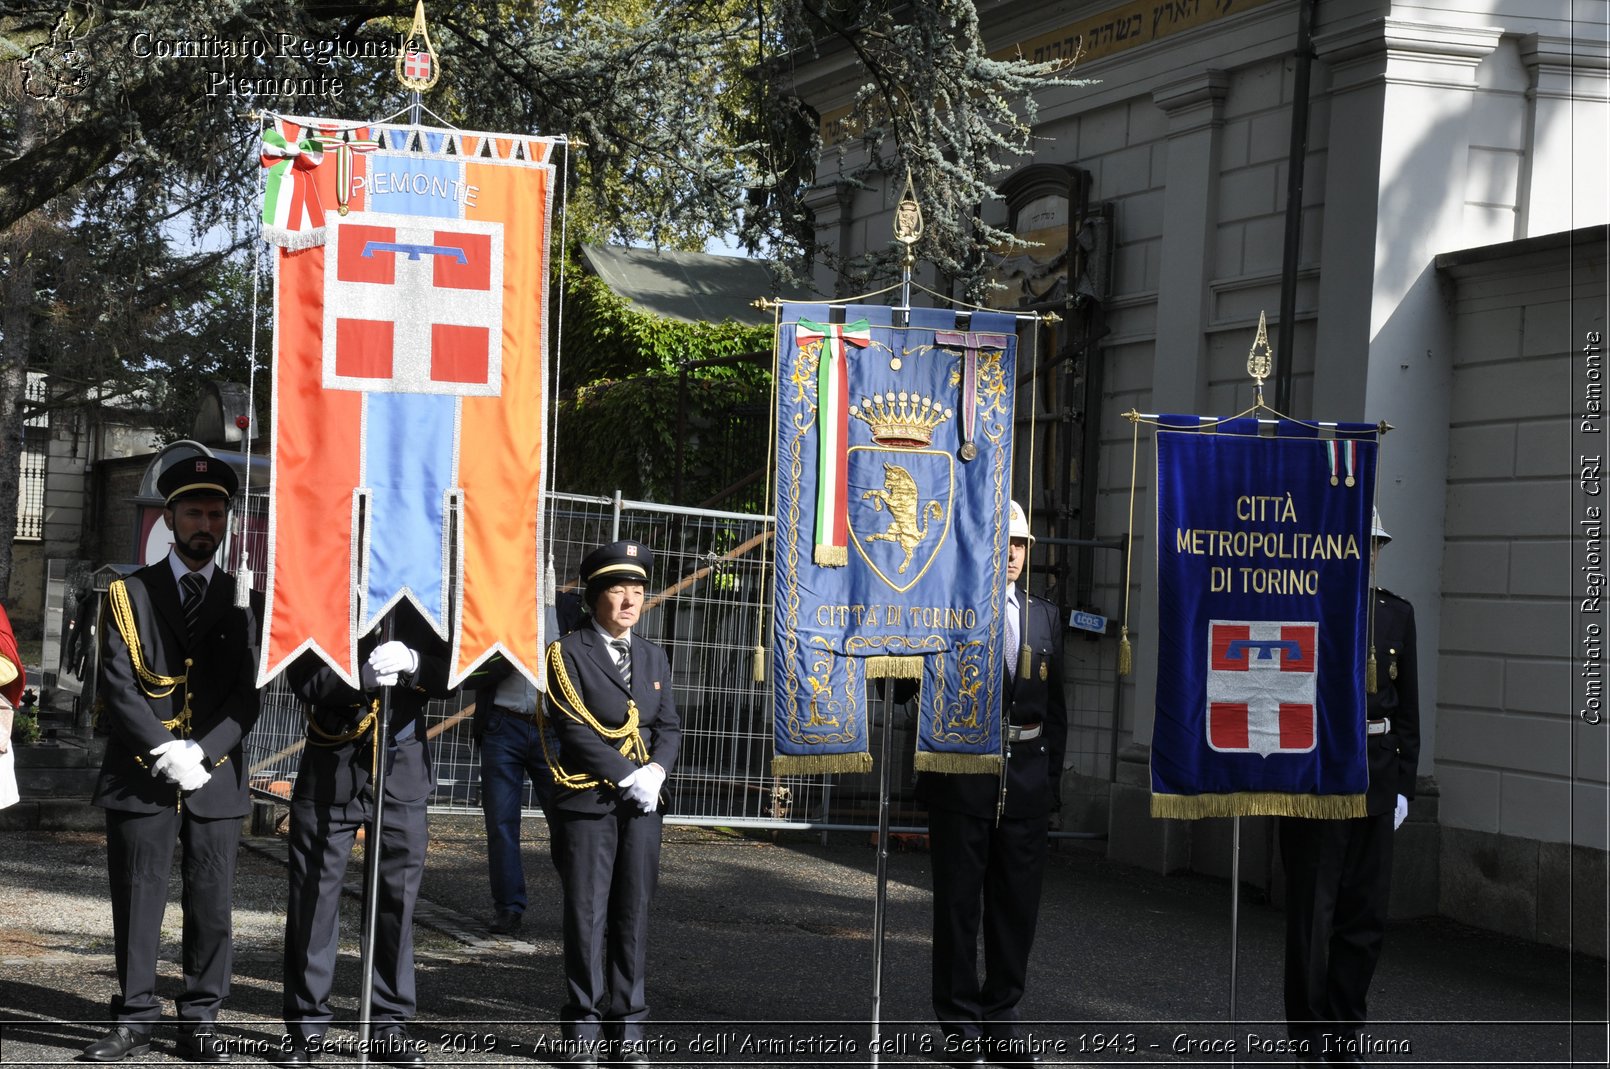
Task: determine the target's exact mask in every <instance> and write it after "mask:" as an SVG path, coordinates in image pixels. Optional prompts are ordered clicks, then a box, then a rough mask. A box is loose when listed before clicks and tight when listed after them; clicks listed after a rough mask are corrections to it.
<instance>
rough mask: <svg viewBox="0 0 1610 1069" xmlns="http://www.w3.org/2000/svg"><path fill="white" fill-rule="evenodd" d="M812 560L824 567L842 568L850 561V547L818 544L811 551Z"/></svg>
mask: <svg viewBox="0 0 1610 1069" xmlns="http://www.w3.org/2000/svg"><path fill="white" fill-rule="evenodd" d="M811 560H813V561H815V562H816V563H817V564H819V565H821V566H822V567H823V568H842V567H844V566H845V565H846V564H848V563H850V547H849V546H817V547H816V548H815V549H814V550H812V551H811Z"/></svg>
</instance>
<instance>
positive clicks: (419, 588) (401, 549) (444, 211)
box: [363, 152, 465, 628]
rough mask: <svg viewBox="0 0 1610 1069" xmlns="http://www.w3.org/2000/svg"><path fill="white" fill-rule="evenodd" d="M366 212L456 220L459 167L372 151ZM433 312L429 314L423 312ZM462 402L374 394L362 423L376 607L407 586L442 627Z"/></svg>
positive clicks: (370, 593) (373, 606)
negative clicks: (449, 498) (449, 496)
mask: <svg viewBox="0 0 1610 1069" xmlns="http://www.w3.org/2000/svg"><path fill="white" fill-rule="evenodd" d="M369 178H370V199H369V210H370V211H375V212H389V213H394V214H397V215H419V216H428V217H432V218H442V219H456V218H459V216H460V200H461V198H462V197H463V196H464V195H465V191H464V190H463V186H462V178H463V165H462V164H460V163H458V162H457V161H454V160H429V159H420V158H418V157H416V156H413V155H410V154H407V153H399V154H393V153H387V152H378V153H375V154H374V155H373V156H371V157H370V171H369ZM425 314H428V310H425ZM457 413H458V400H457V398H454V397H447V396H437V395H433V394H404V393H371V394H369V395H368V406H367V409H366V413H365V421H364V442H363V448H364V456H365V473H366V479H365V482H366V484H367V485H368V487H369V490H370V494H371V496H370V513H369V519H370V522H369V569H368V573H369V585H368V590H367V595H368V604H369V606H370V612H371V613H372V612H373V611H374V610H375V609H377V608H379V607H380V606H382V605H384V604H385V603H386V602H388V601H389V600H391V599H392V598H394V597H395V596H396V595H398V594H399V593H402V592H403V591H408V592H411V593H412V594H413V596H414V598H415V599H416V600H417V601H418V602H419V603H420V604H421V605H422V606H423V607H424V608H425V610H426V613H425V615H426V618H427V619H428V620H429V621H430V622H431V624H432V625H433V626H436V627H437V628H443V627H445V620H444V619H443V615H444V612H445V604H444V599H445V588H444V586H443V578H444V577H443V574H442V572H443V567H442V556H443V545H444V542H445V537H446V531H445V518H446V509H445V504H444V499H445V495H446V492H447V490H448V489H450V488H451V487H453V486H454V485H456V484H457V481H458V480H457V473H456V472H455V471H454V466H453V453H454V437H455V434H456V420H457Z"/></svg>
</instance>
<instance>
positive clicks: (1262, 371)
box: [1247, 312, 1275, 394]
mask: <svg viewBox="0 0 1610 1069" xmlns="http://www.w3.org/2000/svg"><path fill="white" fill-rule="evenodd" d="M1274 362H1275V354H1274V350H1273V349H1271V348H1269V323H1268V320H1266V319H1265V318H1264V314H1263V313H1262V312H1259V313H1258V336H1257V337H1256V338H1253V339H1252V348H1251V349H1249V350H1247V374H1248V375H1251V376H1252V378H1253V380H1254V381H1255V384H1256V386H1257V389H1258V392H1259V393H1260V394H1261V393H1262V392H1263V380H1264V379H1266V378H1268V377H1269V369H1270V368H1272V367H1273V366H1274Z"/></svg>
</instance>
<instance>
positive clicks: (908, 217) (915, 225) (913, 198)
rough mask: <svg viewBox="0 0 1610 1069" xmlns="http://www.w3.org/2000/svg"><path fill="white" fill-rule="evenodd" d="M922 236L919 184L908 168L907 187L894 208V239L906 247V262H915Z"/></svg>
mask: <svg viewBox="0 0 1610 1069" xmlns="http://www.w3.org/2000/svg"><path fill="white" fill-rule="evenodd" d="M921 238H922V205H920V204H918V203H917V186H916V183H915V182H914V181H912V178H911V168H910V167H907V168H906V189H905V192H904V193H901V194H900V203H899V204H897V205H895V209H894V239H895V240H896V241H898V242H900V244H902V245H904V246H905V247H906V263H907V264H911V263H915V262H916V259H917V253H916V246H917V242H918V240H920V239H921Z"/></svg>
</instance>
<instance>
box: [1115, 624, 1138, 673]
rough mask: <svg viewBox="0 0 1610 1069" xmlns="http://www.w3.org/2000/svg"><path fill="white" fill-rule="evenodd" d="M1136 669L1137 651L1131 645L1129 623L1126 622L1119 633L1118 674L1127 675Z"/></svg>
mask: <svg viewBox="0 0 1610 1069" xmlns="http://www.w3.org/2000/svg"><path fill="white" fill-rule="evenodd" d="M1134 670H1135V651H1134V650H1132V649H1131V648H1130V646H1129V625H1128V624H1125V625H1124V626H1123V627H1122V628H1121V629H1120V630H1119V634H1118V674H1119V675H1121V676H1127V675H1128V674H1129V673H1131V672H1133V671H1134Z"/></svg>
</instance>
